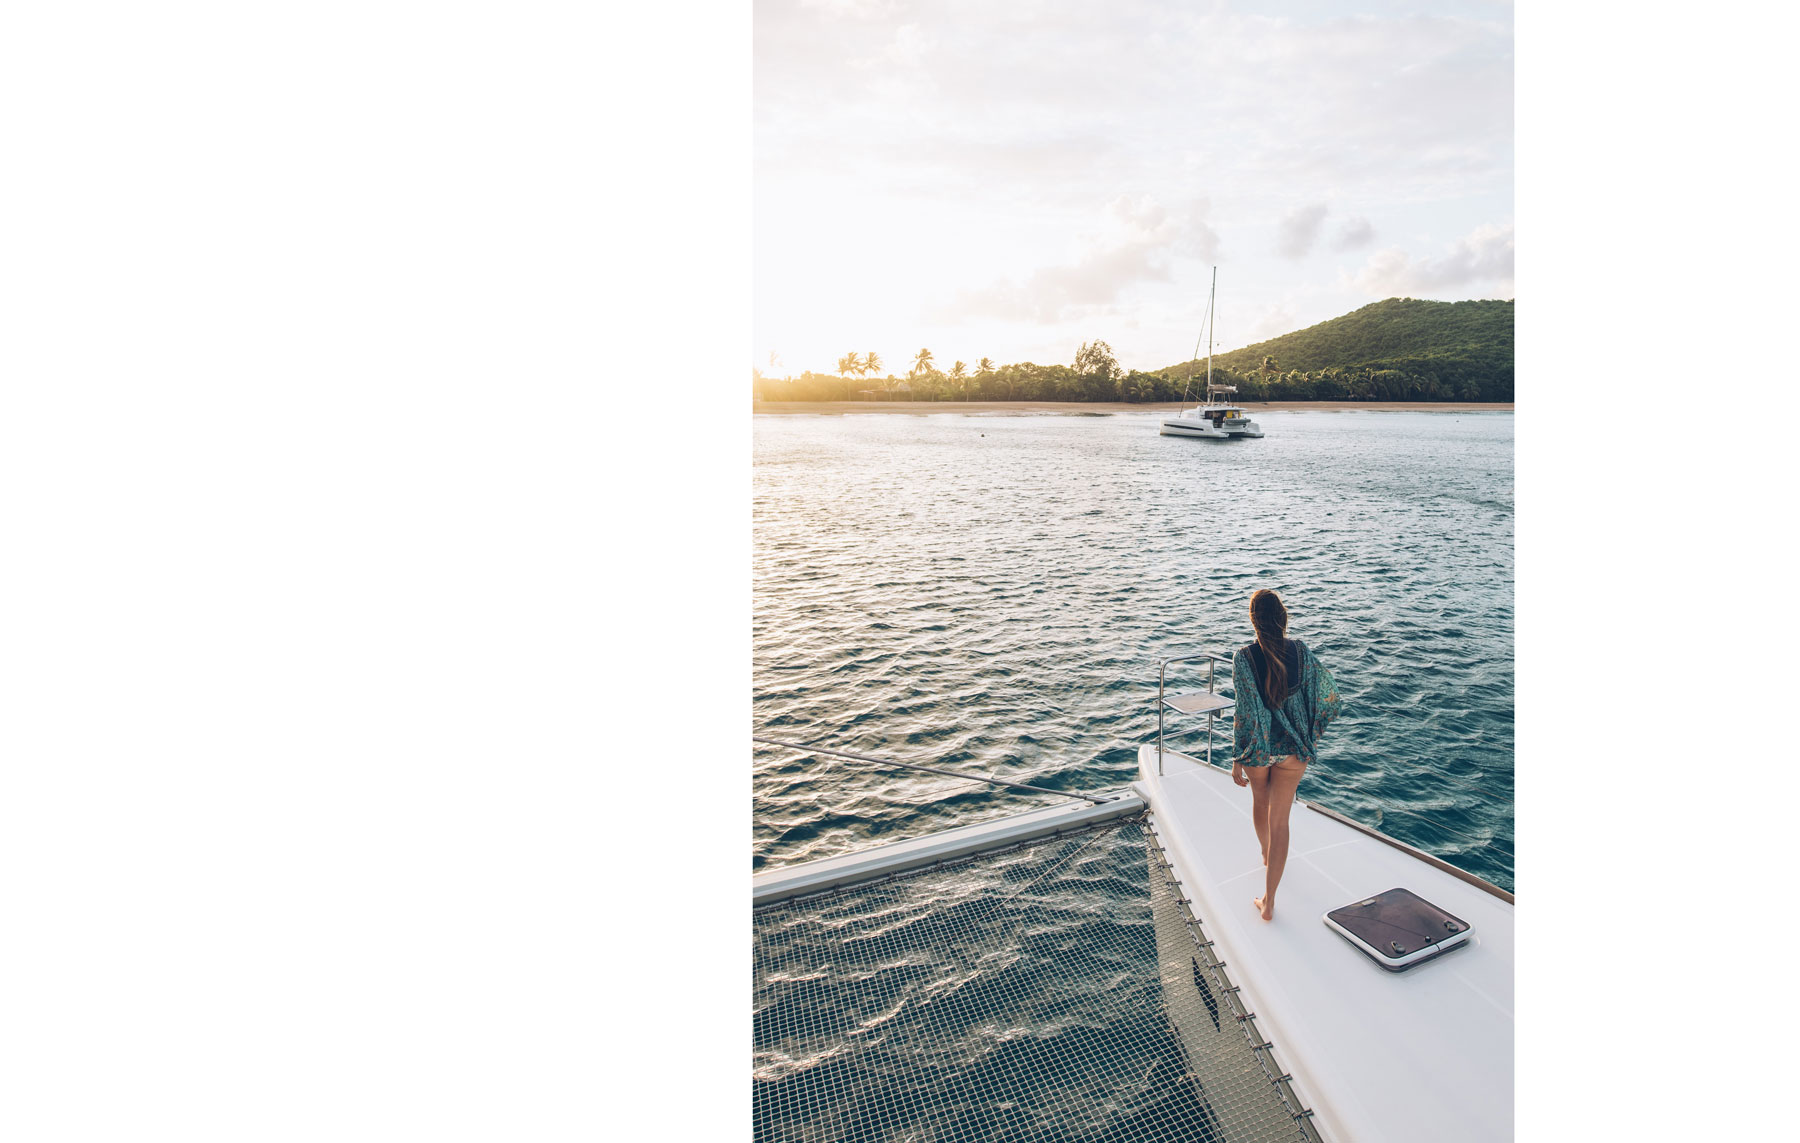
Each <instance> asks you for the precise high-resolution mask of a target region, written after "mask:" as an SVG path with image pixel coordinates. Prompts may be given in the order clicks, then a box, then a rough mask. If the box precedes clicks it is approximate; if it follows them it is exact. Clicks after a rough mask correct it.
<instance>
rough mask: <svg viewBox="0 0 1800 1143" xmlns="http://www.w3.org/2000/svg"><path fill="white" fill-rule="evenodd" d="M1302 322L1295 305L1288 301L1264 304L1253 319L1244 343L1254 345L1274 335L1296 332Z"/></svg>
mask: <svg viewBox="0 0 1800 1143" xmlns="http://www.w3.org/2000/svg"><path fill="white" fill-rule="evenodd" d="M1299 324H1300V322H1299V318H1298V317H1296V316H1295V314H1294V310H1293V307H1291V306H1289V305H1288V304H1287V303H1286V302H1275V303H1274V304H1272V305H1268V306H1264V307H1263V310H1262V312H1261V313H1259V314H1258V315H1257V316H1256V320H1255V321H1252V322H1251V323H1250V326H1249V331H1248V333H1247V334H1246V336H1245V338H1244V344H1246V345H1254V344H1256V343H1257V342H1259V341H1267V340H1269V339H1270V338H1272V337H1280V336H1281V335H1282V334H1284V333H1292V332H1294V329H1295V327H1297V326H1298V325H1299Z"/></svg>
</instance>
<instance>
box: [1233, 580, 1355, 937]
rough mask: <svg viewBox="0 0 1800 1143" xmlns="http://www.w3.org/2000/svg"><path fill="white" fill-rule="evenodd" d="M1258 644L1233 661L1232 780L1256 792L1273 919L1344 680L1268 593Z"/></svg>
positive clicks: (1261, 598) (1261, 900)
mask: <svg viewBox="0 0 1800 1143" xmlns="http://www.w3.org/2000/svg"><path fill="white" fill-rule="evenodd" d="M1250 626H1251V627H1252V628H1254V629H1255V631H1256V642H1254V643H1252V644H1250V645H1249V646H1247V647H1245V648H1243V649H1242V650H1240V651H1238V653H1237V654H1236V655H1234V656H1233V657H1232V660H1231V680H1232V684H1233V689H1234V691H1235V692H1236V703H1237V711H1236V713H1235V714H1234V715H1233V716H1232V720H1231V721H1232V726H1233V729H1234V732H1235V739H1236V742H1235V745H1236V755H1235V756H1234V757H1233V758H1232V760H1231V780H1232V781H1234V782H1236V783H1237V784H1238V785H1240V786H1249V787H1250V820H1251V821H1252V822H1253V823H1254V824H1255V826H1256V840H1257V841H1258V842H1260V843H1262V858H1263V864H1264V865H1265V866H1267V867H1268V874H1267V882H1266V884H1265V885H1264V887H1263V895H1262V896H1261V897H1257V898H1255V901H1254V903H1255V905H1256V909H1257V911H1258V912H1260V913H1261V914H1262V919H1263V920H1265V921H1270V920H1274V918H1275V887H1276V886H1277V885H1279V884H1281V872H1282V870H1283V869H1285V868H1286V867H1287V854H1288V811H1289V810H1291V809H1293V806H1294V791H1295V789H1297V788H1298V787H1299V785H1300V779H1301V777H1302V776H1303V775H1305V773H1306V764H1307V763H1308V762H1311V761H1312V759H1313V750H1314V747H1315V746H1316V745H1317V744H1318V741H1319V736H1320V735H1321V734H1323V733H1324V732H1325V727H1326V725H1327V724H1329V723H1330V722H1331V720H1332V719H1334V718H1336V717H1337V715H1338V710H1339V708H1340V707H1341V706H1342V705H1343V704H1342V703H1340V702H1339V701H1338V693H1337V682H1336V681H1335V680H1334V679H1332V677H1331V672H1330V671H1327V670H1326V669H1325V668H1324V667H1323V666H1322V665H1320V663H1319V660H1318V659H1317V658H1315V657H1314V656H1313V653H1312V652H1311V651H1310V650H1308V649H1307V647H1306V644H1304V643H1302V642H1300V641H1299V640H1298V639H1289V638H1288V637H1287V608H1285V607H1283V606H1281V599H1280V598H1279V597H1278V596H1276V594H1275V593H1274V592H1272V591H1269V590H1268V589H1266V588H1265V589H1263V590H1262V591H1259V592H1257V593H1256V594H1255V595H1252V596H1251V597H1250Z"/></svg>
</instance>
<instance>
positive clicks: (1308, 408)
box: [751, 401, 1513, 417]
mask: <svg viewBox="0 0 1800 1143" xmlns="http://www.w3.org/2000/svg"><path fill="white" fill-rule="evenodd" d="M1241 404H1242V406H1243V408H1245V409H1249V410H1251V411H1253V412H1263V411H1278V412H1290V413H1347V412H1349V413H1510V412H1512V411H1513V403H1512V402H1511V401H1504V402H1492V403H1485V404H1484V403H1482V402H1479V401H1244V402H1241ZM1193 406H1194V402H1192V401H1188V402H1185V403H1183V402H1178V401H1167V402H1161V403H1149V402H1146V403H1144V404H1141V405H1133V404H1127V403H1125V402H1123V401H755V402H752V406H751V412H753V413H777V414H795V413H811V414H813V415H815V416H828V417H829V416H841V415H843V414H845V413H911V414H912V415H914V416H929V415H931V414H934V413H986V414H1007V413H1012V414H1019V415H1023V414H1042V413H1061V414H1064V415H1066V416H1080V415H1082V414H1088V415H1094V414H1100V413H1174V412H1179V411H1180V410H1182V409H1191V408H1193Z"/></svg>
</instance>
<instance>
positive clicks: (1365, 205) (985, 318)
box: [751, 0, 1513, 376]
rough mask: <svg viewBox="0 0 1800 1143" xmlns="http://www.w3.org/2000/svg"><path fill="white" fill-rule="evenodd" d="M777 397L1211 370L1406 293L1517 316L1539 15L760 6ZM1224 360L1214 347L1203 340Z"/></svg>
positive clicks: (1488, 10)
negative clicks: (1093, 367) (986, 370)
mask: <svg viewBox="0 0 1800 1143" xmlns="http://www.w3.org/2000/svg"><path fill="white" fill-rule="evenodd" d="M754 44H755V58H754V65H753V67H754V71H753V92H754V127H753V143H752V146H753V162H754V183H753V186H754V201H753V212H754V224H753V249H752V258H753V273H754V315H753V329H754V338H755V345H754V347H753V353H752V361H751V364H752V365H753V366H754V367H757V368H760V369H762V370H763V372H765V373H771V374H772V375H775V376H783V375H790V374H793V375H797V374H799V373H800V372H802V371H803V370H807V369H812V370H816V371H818V372H825V373H830V372H835V371H836V368H837V361H838V359H839V358H840V357H842V356H843V355H844V354H846V353H849V352H852V351H854V352H859V353H866V352H868V351H870V350H873V351H875V352H877V353H879V354H880V355H881V357H882V360H883V365H884V370H885V371H890V372H894V373H904V372H905V370H906V368H907V367H908V365H909V364H910V362H911V360H912V357H913V355H914V354H916V353H917V352H918V350H920V349H921V348H927V349H930V350H931V352H932V355H933V358H934V359H935V364H936V365H937V366H938V367H939V368H943V369H946V370H947V369H948V368H949V367H950V366H951V364H953V363H954V362H955V361H958V360H961V361H964V362H966V363H967V364H968V365H969V366H970V367H971V368H973V367H974V366H975V364H976V363H977V362H978V361H979V360H980V359H981V358H983V357H987V358H991V359H992V360H993V361H994V362H995V363H996V364H1006V363H1010V362H1018V361H1033V362H1036V363H1037V364H1040V365H1051V364H1058V363H1061V364H1069V363H1072V362H1073V361H1074V358H1075V353H1076V350H1077V349H1078V348H1079V347H1080V345H1081V344H1082V343H1083V342H1086V341H1093V340H1101V341H1105V342H1106V343H1107V344H1108V345H1109V346H1111V348H1112V350H1113V352H1114V354H1115V355H1116V356H1117V358H1118V360H1119V362H1120V364H1121V365H1122V366H1124V367H1125V368H1127V369H1132V368H1136V369H1158V368H1161V367H1163V366H1166V365H1172V364H1176V363H1178V362H1182V361H1186V360H1188V358H1189V357H1191V356H1193V355H1194V353H1195V347H1196V344H1197V343H1198V342H1199V340H1200V336H1201V332H1202V327H1203V324H1204V315H1205V311H1206V304H1207V293H1208V288H1209V281H1210V278H1211V275H1212V271H1213V267H1215V266H1216V267H1217V269H1218V308H1217V315H1216V319H1215V323H1214V324H1215V350H1216V351H1224V350H1228V349H1232V348H1235V347H1238V346H1242V345H1248V344H1251V343H1253V342H1256V341H1260V340H1263V339H1266V338H1269V337H1273V336H1276V335H1279V334H1282V333H1287V332H1290V331H1292V330H1295V329H1302V328H1305V327H1306V326H1309V325H1313V324H1316V323H1318V322H1321V321H1325V320H1327V319H1330V318H1333V317H1337V316H1338V315H1340V314H1344V313H1348V312H1349V311H1351V310H1354V309H1356V308H1358V307H1360V306H1363V305H1367V304H1368V303H1370V302H1374V301H1379V300H1381V299H1383V298H1389V297H1415V298H1434V299H1442V300H1447V301H1453V300H1459V299H1464V298H1511V297H1512V296H1513V11H1512V7H1511V5H1510V4H1505V3H1497V2H1493V0H1475V2H1468V3H1431V2H1425V3H1414V4H1401V3H1384V2H1379V0H1364V2H1354V0H1352V2H1349V3H1327V2H1316V3H1306V2H1291V3H1263V4H1244V3H1239V4H1231V3H1213V4H1205V3H1176V2H1169V0H1117V2H1109V3H1107V4H1094V3H1091V2H1084V0H986V2H983V3H979V4H967V3H958V2H947V0H756V4H755V9H754ZM1201 351H1202V352H1204V346H1203V345H1202V346H1201Z"/></svg>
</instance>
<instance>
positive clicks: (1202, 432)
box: [1162, 421, 1261, 441]
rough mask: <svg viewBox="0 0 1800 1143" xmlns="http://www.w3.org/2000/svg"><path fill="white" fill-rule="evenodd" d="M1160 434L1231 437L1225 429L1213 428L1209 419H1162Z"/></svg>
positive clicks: (1209, 438) (1211, 437)
mask: <svg viewBox="0 0 1800 1143" xmlns="http://www.w3.org/2000/svg"><path fill="white" fill-rule="evenodd" d="M1162 435H1163V436H1165V437H1205V438H1206V439H1208V440H1215V441H1222V440H1228V439H1230V437H1231V434H1230V433H1228V432H1226V431H1225V430H1223V429H1215V428H1213V427H1212V422H1210V421H1164V422H1163V423H1162ZM1258 435H1259V436H1260V435H1261V434H1260V433H1259V434H1258Z"/></svg>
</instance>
